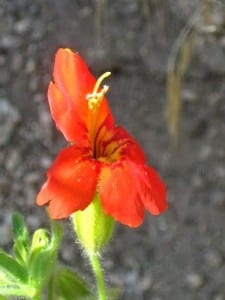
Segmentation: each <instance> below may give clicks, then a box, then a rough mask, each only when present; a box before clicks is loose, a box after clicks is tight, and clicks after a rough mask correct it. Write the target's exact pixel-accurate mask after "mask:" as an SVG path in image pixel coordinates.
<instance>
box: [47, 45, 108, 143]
mask: <svg viewBox="0 0 225 300" xmlns="http://www.w3.org/2000/svg"><path fill="white" fill-rule="evenodd" d="M53 78H54V83H50V85H49V90H48V99H49V105H50V109H51V113H52V116H53V119H54V120H55V123H56V126H57V128H58V129H59V130H60V131H61V132H62V133H63V135H64V136H65V138H66V140H68V141H72V142H77V143H78V144H79V143H82V142H83V141H85V139H87V138H88V132H89V130H90V126H92V127H94V129H95V130H96V131H97V130H98V128H99V127H100V126H101V125H102V123H104V122H105V123H106V124H107V126H111V127H112V126H113V124H114V123H113V117H112V114H111V112H110V109H109V107H108V103H107V100H106V98H104V99H103V100H102V102H101V105H100V107H99V109H98V111H97V115H96V117H95V123H94V124H93V120H92V119H93V118H91V121H90V110H89V109H88V102H87V100H86V96H87V94H89V93H91V92H92V91H93V88H94V85H95V83H96V80H95V78H94V76H93V75H92V74H91V73H90V71H89V70H88V67H87V65H86V63H85V62H84V61H83V59H82V58H81V57H80V56H79V55H78V54H77V53H74V52H72V51H71V50H70V49H59V50H58V51H57V53H56V57H55V64H54V71H53ZM67 123H68V124H67ZM91 131H92V134H93V128H92V129H91Z"/></svg>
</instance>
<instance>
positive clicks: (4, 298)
mask: <svg viewBox="0 0 225 300" xmlns="http://www.w3.org/2000/svg"><path fill="white" fill-rule="evenodd" d="M0 300H8V299H7V298H6V297H4V296H2V295H0Z"/></svg>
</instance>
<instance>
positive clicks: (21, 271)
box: [0, 249, 28, 283]
mask: <svg viewBox="0 0 225 300" xmlns="http://www.w3.org/2000/svg"><path fill="white" fill-rule="evenodd" d="M9 277H10V278H11V279H12V280H14V281H16V282H17V281H18V282H21V283H27V280H28V274H27V271H26V269H25V268H23V267H22V266H21V265H20V264H19V263H18V262H17V261H16V260H15V259H14V258H12V257H11V256H10V255H8V254H7V253H6V252H4V251H3V250H1V249H0V279H1V280H2V281H4V280H6V281H8V279H7V278H9Z"/></svg>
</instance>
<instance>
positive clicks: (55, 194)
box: [36, 49, 167, 227]
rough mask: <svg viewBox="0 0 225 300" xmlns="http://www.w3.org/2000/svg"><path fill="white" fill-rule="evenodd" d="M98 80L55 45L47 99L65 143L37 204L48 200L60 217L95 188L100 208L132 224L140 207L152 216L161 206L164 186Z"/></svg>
mask: <svg viewBox="0 0 225 300" xmlns="http://www.w3.org/2000/svg"><path fill="white" fill-rule="evenodd" d="M108 75H110V73H105V74H103V76H101V77H100V78H99V79H98V80H97V81H96V80H95V78H94V77H93V75H92V74H91V73H90V71H89V70H88V67H87V65H86V64H85V62H84V61H83V60H82V58H81V57H80V56H79V55H78V54H77V53H73V52H72V51H71V50H70V49H59V50H58V52H57V54H56V58H55V65H54V71H53V79H54V81H53V82H50V84H49V88H48V101H49V106H50V110H51V114H52V117H53V119H54V121H55V123H56V126H57V128H58V129H59V130H60V131H61V132H62V134H63V135H64V137H65V139H66V140H67V141H68V142H69V143H70V145H69V146H68V147H66V148H65V149H63V150H62V151H61V152H60V153H59V155H58V157H57V158H56V160H55V161H54V163H53V164H52V166H51V167H50V168H49V170H48V172H47V181H46V183H45V184H44V185H43V187H42V189H41V191H40V192H39V194H38V196H37V200H36V202H37V204H38V205H44V204H48V210H49V214H50V217H51V218H53V219H61V218H65V217H68V216H69V215H70V214H72V213H74V212H76V211H78V210H83V209H85V208H86V207H87V206H88V205H89V204H90V202H91V201H92V199H93V196H94V194H95V192H98V193H99V199H100V201H101V204H102V207H103V210H104V211H105V213H106V214H109V215H111V216H112V217H113V218H114V219H115V220H117V221H119V222H121V223H123V224H126V225H128V226H131V227H136V226H138V225H140V224H141V223H142V221H143V218H144V208H146V209H147V210H148V211H149V212H151V213H152V214H153V215H158V214H160V213H161V212H163V211H164V210H165V209H166V207H167V204H166V199H165V198H166V191H165V190H166V189H165V185H164V183H163V182H162V181H161V180H160V178H159V177H158V175H157V173H156V172H155V171H154V170H153V169H152V168H151V167H149V166H147V165H146V158H145V155H144V153H143V151H142V149H141V148H140V146H139V145H138V144H137V142H136V141H135V140H134V139H133V138H132V137H131V136H130V135H129V134H128V133H127V132H126V131H125V130H124V129H123V128H122V127H119V126H115V124H114V120H113V116H112V113H111V111H110V109H109V106H108V103H107V100H106V98H105V96H104V94H105V93H106V91H107V90H108V87H107V86H104V87H103V89H102V90H101V91H100V92H99V87H100V84H101V82H102V80H103V79H104V78H105V77H107V76H108Z"/></svg>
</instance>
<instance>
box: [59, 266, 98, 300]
mask: <svg viewBox="0 0 225 300" xmlns="http://www.w3.org/2000/svg"><path fill="white" fill-rule="evenodd" d="M55 286H56V288H57V295H58V297H59V298H58V299H63V300H71V299H73V300H81V299H83V298H85V299H87V298H88V297H90V296H92V293H91V290H90V288H89V286H88V284H87V283H86V282H85V281H84V280H83V279H82V278H81V277H80V276H79V275H77V274H76V273H74V272H72V271H70V270H69V269H65V268H62V269H60V270H57V272H56V278H55Z"/></svg>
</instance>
